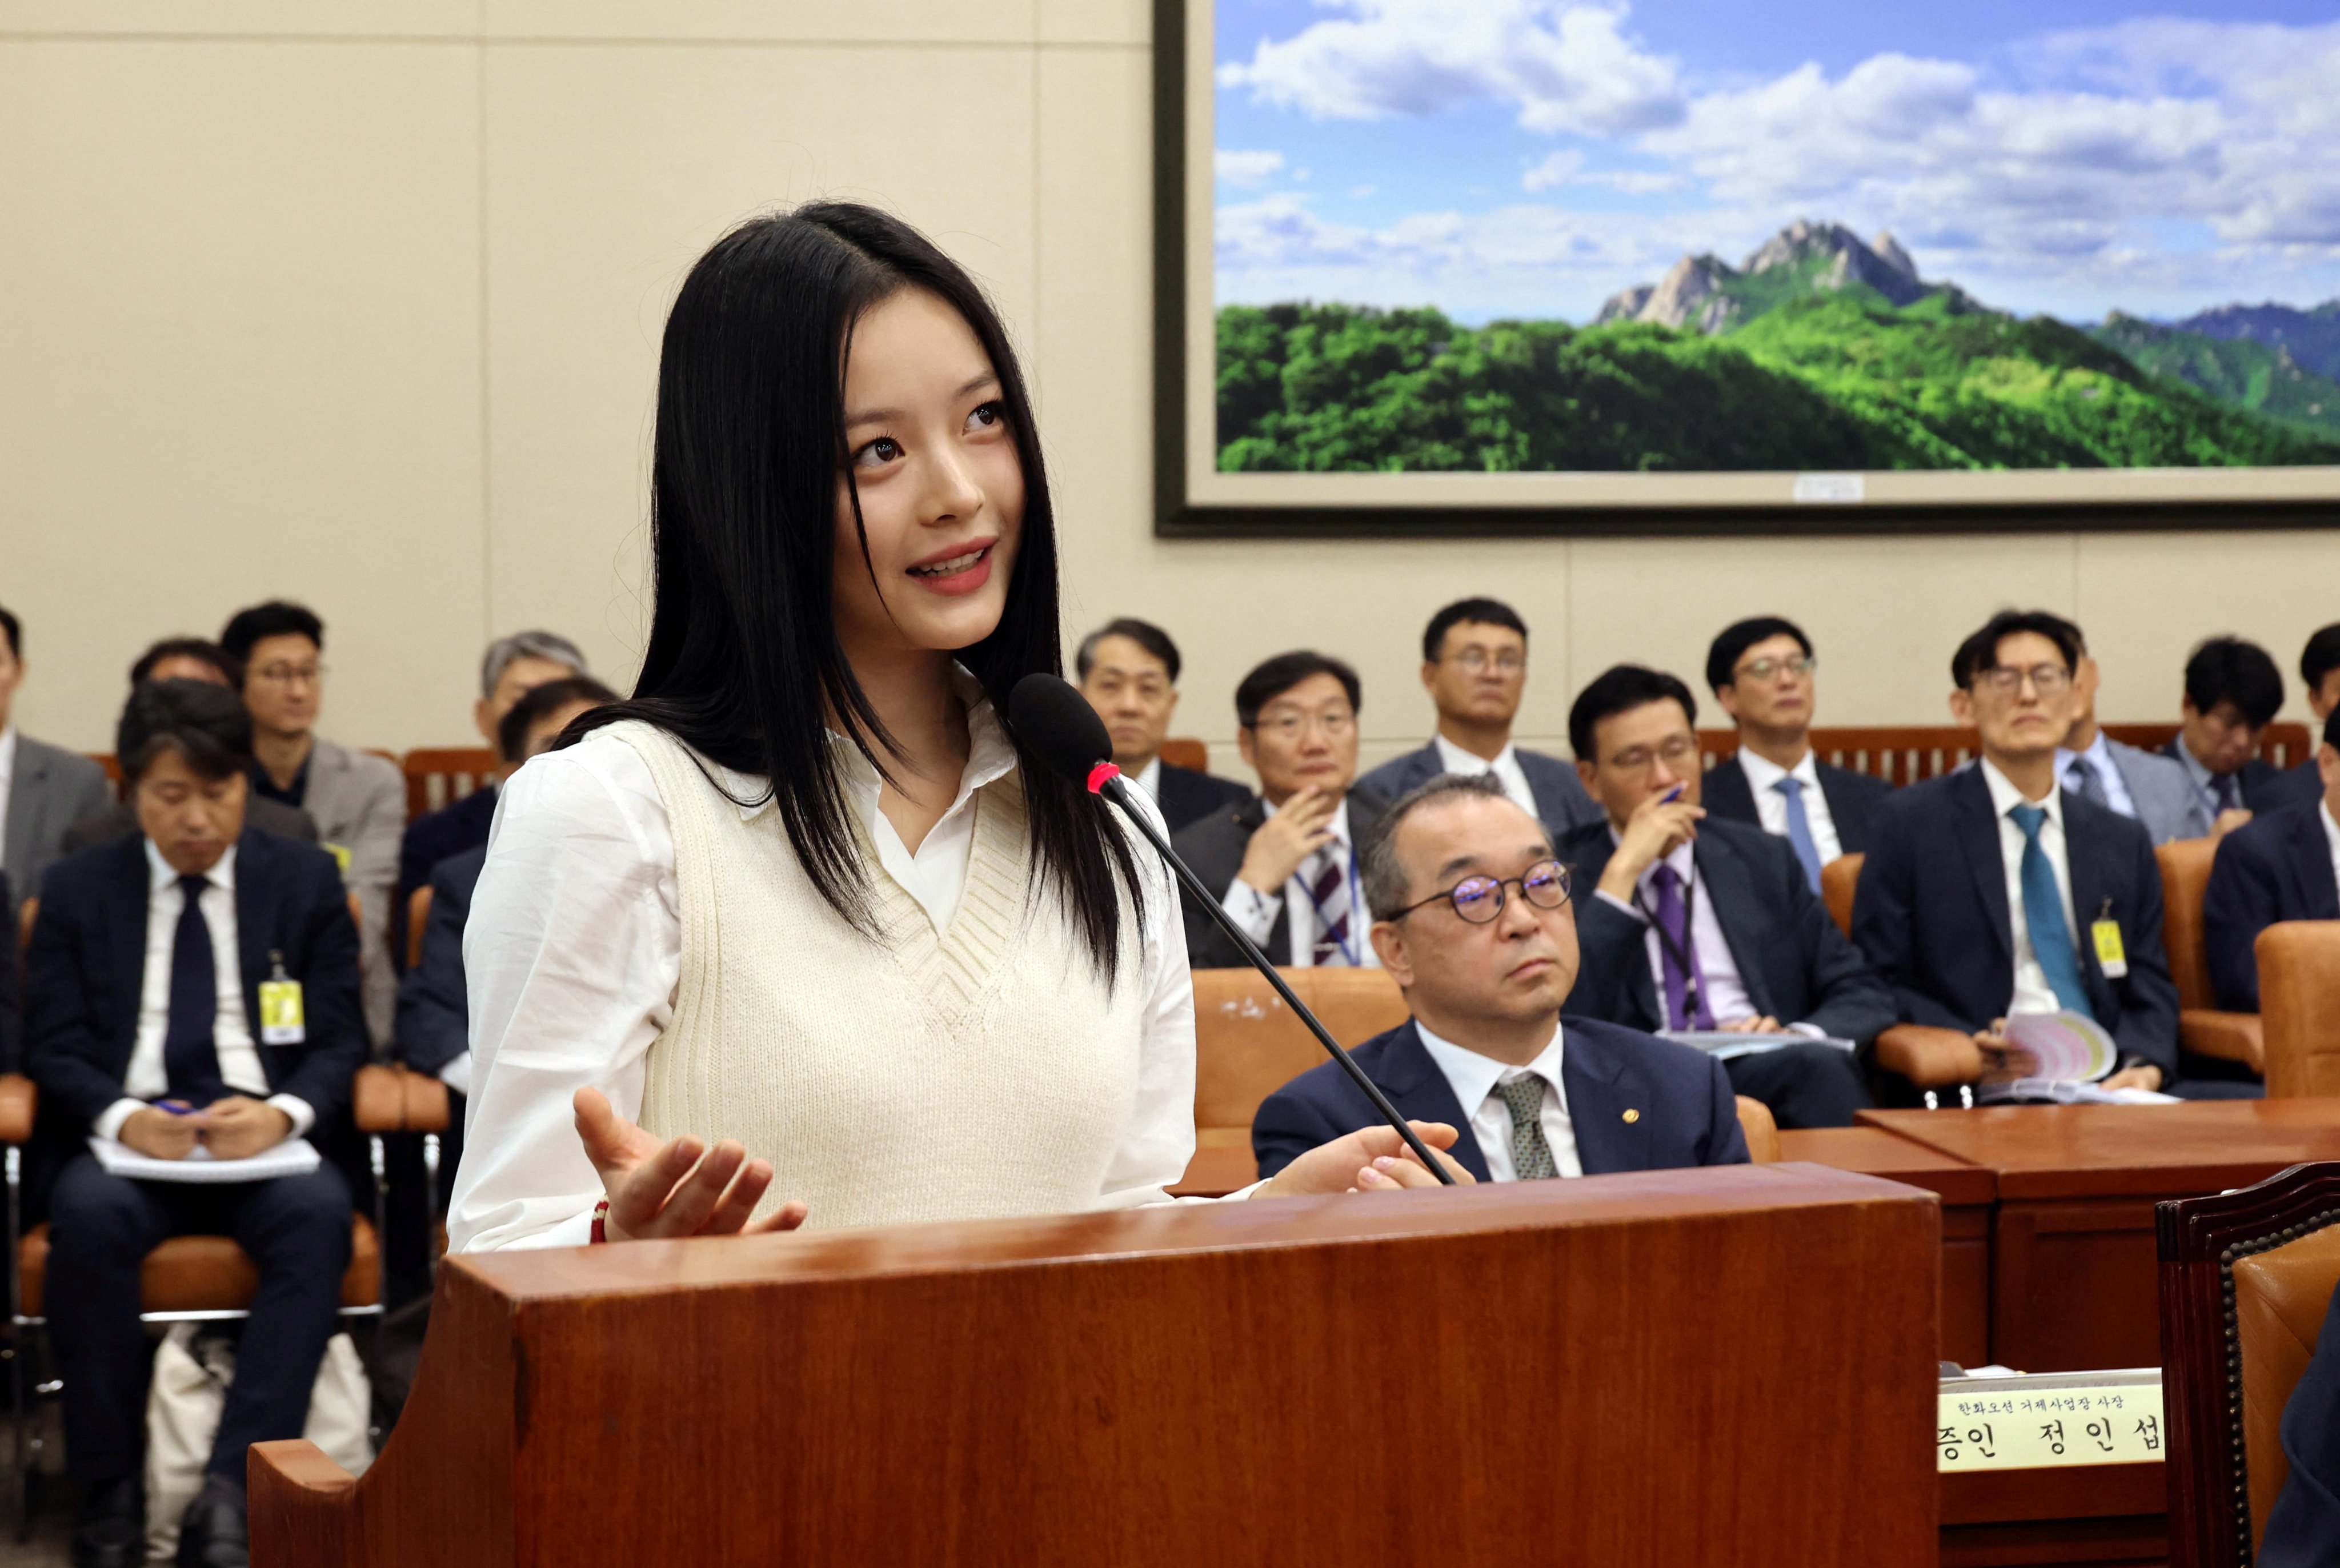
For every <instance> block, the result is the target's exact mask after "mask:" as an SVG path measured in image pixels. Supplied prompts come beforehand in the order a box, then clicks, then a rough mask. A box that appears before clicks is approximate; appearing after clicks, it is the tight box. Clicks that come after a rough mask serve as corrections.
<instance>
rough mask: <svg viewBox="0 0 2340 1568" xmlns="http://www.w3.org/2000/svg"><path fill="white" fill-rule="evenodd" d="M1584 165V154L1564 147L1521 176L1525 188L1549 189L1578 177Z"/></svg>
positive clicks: (1532, 189) (1531, 189)
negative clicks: (1578, 172)
mask: <svg viewBox="0 0 2340 1568" xmlns="http://www.w3.org/2000/svg"><path fill="white" fill-rule="evenodd" d="M1583 167H1584V154H1581V153H1580V152H1578V151H1577V150H1576V149H1575V148H1573V147H1562V149H1561V150H1560V151H1559V152H1557V153H1554V154H1552V155H1551V156H1550V157H1547V158H1546V159H1544V161H1543V162H1542V163H1541V164H1537V165H1536V166H1535V167H1534V168H1532V169H1530V170H1529V171H1528V172H1527V173H1526V174H1522V175H1521V176H1520V185H1521V187H1522V189H1524V190H1530V191H1549V190H1551V189H1552V187H1553V186H1554V185H1565V184H1568V183H1569V182H1570V181H1571V180H1573V179H1575V178H1576V175H1577V171H1579V170H1580V169H1581V168H1583Z"/></svg>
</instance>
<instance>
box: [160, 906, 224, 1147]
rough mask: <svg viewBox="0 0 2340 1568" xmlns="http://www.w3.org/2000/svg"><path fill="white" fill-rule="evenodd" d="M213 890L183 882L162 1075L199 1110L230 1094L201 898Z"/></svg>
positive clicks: (215, 969)
mask: <svg viewBox="0 0 2340 1568" xmlns="http://www.w3.org/2000/svg"><path fill="white" fill-rule="evenodd" d="M209 885H210V884H209V883H208V882H207V881H205V879H204V878H201V877H182V878H179V891H180V893H181V894H182V896H183V898H185V900H186V902H185V905H184V906H183V908H181V909H180V910H179V928H178V931H177V933H176V934H175V935H174V938H172V942H171V1013H170V1022H169V1023H168V1024H167V1025H166V1026H165V1027H164V1031H163V1074H164V1079H165V1081H166V1082H167V1083H168V1085H169V1086H170V1087H169V1092H170V1095H171V1097H172V1098H174V1099H180V1100H185V1101H186V1102H187V1103H188V1104H190V1105H195V1106H207V1105H209V1104H211V1103H212V1102H213V1100H215V1099H219V1098H220V1097H223V1096H224V1095H225V1094H226V1093H227V1085H225V1084H224V1083H222V1082H221V1081H220V1065H219V1052H218V1050H217V1049H216V1047H215V1046H214V1043H213V1039H212V1033H213V1029H214V1028H216V1027H218V1023H219V966H218V965H217V963H216V962H214V961H213V958H212V928H211V926H210V925H209V924H208V923H207V922H206V921H205V920H204V919H203V889H204V888H206V887H208V886H209Z"/></svg>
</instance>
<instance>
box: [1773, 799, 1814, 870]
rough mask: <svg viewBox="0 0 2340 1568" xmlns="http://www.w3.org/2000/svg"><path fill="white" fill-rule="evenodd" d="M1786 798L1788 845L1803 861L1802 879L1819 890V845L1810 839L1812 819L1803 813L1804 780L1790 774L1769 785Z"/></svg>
mask: <svg viewBox="0 0 2340 1568" xmlns="http://www.w3.org/2000/svg"><path fill="white" fill-rule="evenodd" d="M1771 788H1772V789H1777V790H1778V791H1779V792H1780V794H1782V795H1785V796H1786V797H1787V798H1788V847H1789V848H1790V849H1793V850H1794V851H1795V852H1796V858H1797V859H1799V860H1801V861H1802V862H1803V863H1804V880H1805V881H1807V882H1810V884H1811V885H1812V891H1813V892H1815V893H1817V892H1819V890H1820V847H1819V844H1817V843H1815V842H1814V841H1813V839H1812V819H1810V817H1808V816H1806V815H1805V814H1804V781H1803V780H1802V779H1798V778H1795V777H1793V776H1790V777H1789V778H1786V779H1780V781H1779V782H1778V783H1777V784H1774V785H1772V786H1771Z"/></svg>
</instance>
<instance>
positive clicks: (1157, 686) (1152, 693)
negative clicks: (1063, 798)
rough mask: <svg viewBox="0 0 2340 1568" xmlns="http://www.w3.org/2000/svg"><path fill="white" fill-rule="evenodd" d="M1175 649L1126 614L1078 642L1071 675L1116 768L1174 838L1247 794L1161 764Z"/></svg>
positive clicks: (1174, 696)
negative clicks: (1098, 722) (1108, 739)
mask: <svg viewBox="0 0 2340 1568" xmlns="http://www.w3.org/2000/svg"><path fill="white" fill-rule="evenodd" d="M1180 662H1181V661H1180V660H1179V658H1178V645H1177V644H1176V643H1175V642H1173V641H1171V640H1170V634H1169V633H1168V632H1166V631H1165V630H1162V629H1161V628H1160V627H1158V626H1156V625H1155V624H1154V623H1153V622H1152V621H1148V620H1136V619H1135V618H1133V617H1130V616H1123V617H1122V618H1121V619H1119V620H1108V621H1107V622H1106V623H1105V624H1104V625H1103V626H1100V627H1098V628H1097V629H1096V630H1095V631H1092V632H1090V633H1089V634H1088V635H1087V636H1086V637H1084V638H1082V639H1081V646H1080V649H1079V650H1078V651H1077V652H1076V654H1075V655H1074V656H1073V670H1074V673H1075V674H1076V676H1077V677H1078V678H1079V680H1080V683H1081V695H1082V696H1084V697H1086V698H1087V699H1088V700H1089V706H1090V707H1092V708H1094V709H1096V710H1097V717H1098V718H1100V719H1104V720H1105V727H1106V733H1107V734H1108V735H1110V736H1112V738H1113V761H1114V766H1115V767H1116V768H1118V769H1121V770H1122V772H1123V773H1125V774H1126V775H1127V776H1128V777H1129V778H1131V779H1134V780H1135V781H1136V784H1137V787H1138V788H1139V789H1143V790H1145V792H1146V793H1147V794H1148V795H1151V796H1153V797H1154V803H1155V805H1157V806H1159V807H1161V808H1162V819H1163V820H1164V821H1165V822H1166V823H1168V824H1169V825H1170V831H1172V832H1173V833H1175V832H1176V831H1178V829H1181V828H1184V827H1186V826H1187V825H1189V824H1190V823H1195V822H1199V821H1201V820H1202V819H1204V818H1205V817H1208V816H1209V815H1211V814H1212V813H1213V812H1214V811H1221V810H1230V811H1231V810H1235V809H1240V808H1241V807H1242V806H1243V805H1244V802H1245V801H1247V800H1249V799H1251V791H1250V790H1248V789H1244V787H1243V786H1242V785H1240V784H1238V783H1236V782H1234V780H1233V779H1219V778H1215V777H1214V776H1212V775H1211V774H1208V773H1197V772H1196V771H1195V769H1192V768H1181V767H1179V766H1178V765H1177V764H1176V763H1175V762H1165V761H1164V760H1162V742H1163V740H1164V739H1165V738H1167V737H1168V735H1169V733H1170V717H1171V715H1172V714H1174V713H1175V712H1177V711H1178V671H1179V669H1180Z"/></svg>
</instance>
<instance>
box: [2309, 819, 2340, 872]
mask: <svg viewBox="0 0 2340 1568" xmlns="http://www.w3.org/2000/svg"><path fill="white" fill-rule="evenodd" d="M2315 814H2316V815H2317V816H2318V817H2321V818H2322V819H2324V844H2325V849H2328V850H2330V851H2331V854H2332V879H2333V881H2334V882H2335V883H2340V822H2335V821H2334V820H2333V819H2332V802H2331V801H2329V800H2324V801H2320V802H2318V803H2317V805H2316V808H2315Z"/></svg>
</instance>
